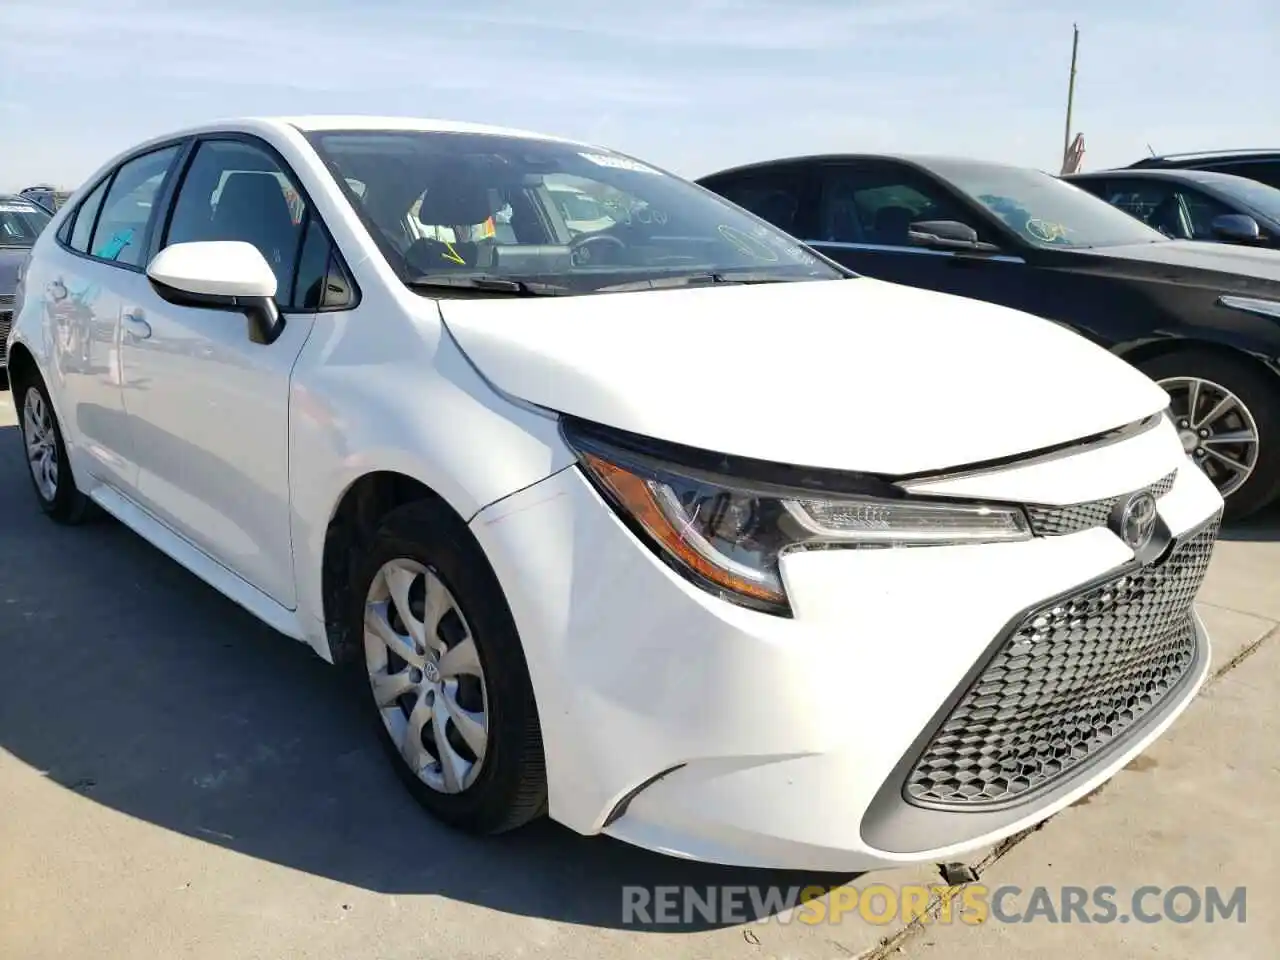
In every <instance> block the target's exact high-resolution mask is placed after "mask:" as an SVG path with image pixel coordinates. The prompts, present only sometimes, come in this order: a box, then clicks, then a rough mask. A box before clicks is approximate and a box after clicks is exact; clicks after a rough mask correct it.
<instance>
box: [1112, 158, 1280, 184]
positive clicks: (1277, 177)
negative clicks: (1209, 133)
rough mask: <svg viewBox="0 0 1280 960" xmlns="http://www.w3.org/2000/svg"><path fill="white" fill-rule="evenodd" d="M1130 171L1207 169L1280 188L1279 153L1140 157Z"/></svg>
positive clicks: (1130, 167)
mask: <svg viewBox="0 0 1280 960" xmlns="http://www.w3.org/2000/svg"><path fill="white" fill-rule="evenodd" d="M1128 169H1130V170H1209V171H1212V172H1213V173H1232V174H1235V175H1236V176H1237V177H1248V178H1249V179H1250V180H1257V181H1258V182H1259V183H1265V184H1266V185H1267V186H1269V187H1275V188H1277V189H1280V150H1209V151H1206V152H1204V153H1167V154H1165V155H1164V156H1160V157H1143V158H1142V159H1141V160H1139V161H1138V162H1137V163H1131V164H1129V168H1128Z"/></svg>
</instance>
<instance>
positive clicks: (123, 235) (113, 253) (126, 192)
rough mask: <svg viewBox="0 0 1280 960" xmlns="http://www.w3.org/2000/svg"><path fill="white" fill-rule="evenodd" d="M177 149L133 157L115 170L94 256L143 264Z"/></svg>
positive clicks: (94, 241) (94, 243) (93, 243)
mask: <svg viewBox="0 0 1280 960" xmlns="http://www.w3.org/2000/svg"><path fill="white" fill-rule="evenodd" d="M178 150H179V148H178V147H166V148H165V149H163V150H156V151H153V152H152V153H147V154H143V155H142V156H140V157H134V158H133V159H132V160H130V161H129V162H128V163H126V164H124V165H123V166H121V167H120V169H119V170H117V171H116V175H115V177H114V178H112V181H111V186H110V187H109V188H108V190H107V196H106V200H105V201H104V202H103V204H102V212H101V213H100V214H99V215H98V223H97V226H96V227H95V228H94V231H93V239H92V241H91V243H90V252H91V253H92V254H93V256H95V257H98V258H100V259H102V260H111V261H113V262H115V263H123V264H127V265H129V266H131V267H139V266H141V265H142V258H143V256H144V255H145V253H146V237H147V224H148V223H150V221H151V216H152V214H153V213H154V204H155V201H156V198H157V197H158V196H159V195H160V189H161V188H162V187H163V186H164V182H165V179H166V178H167V177H168V176H169V171H170V169H171V168H172V167H173V161H174V159H175V158H176V157H177V155H178ZM82 212H83V211H82Z"/></svg>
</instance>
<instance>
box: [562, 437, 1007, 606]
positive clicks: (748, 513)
mask: <svg viewBox="0 0 1280 960" xmlns="http://www.w3.org/2000/svg"><path fill="white" fill-rule="evenodd" d="M564 435H565V439H566V440H567V441H568V443H569V444H570V446H571V447H572V448H573V449H574V451H575V452H576V453H577V455H578V460H579V463H580V464H581V466H582V469H583V472H584V473H585V474H586V475H587V477H588V478H589V479H590V480H591V481H592V482H593V483H594V485H595V486H596V488H597V489H598V490H599V491H600V492H601V493H602V494H603V496H604V497H605V499H606V500H607V501H608V502H609V503H610V504H611V505H612V507H613V508H614V509H615V510H616V511H617V512H618V513H619V515H620V516H621V517H622V518H623V520H624V521H626V522H627V523H628V525H629V526H630V527H631V528H632V529H633V530H634V531H635V532H636V533H637V534H639V535H640V536H641V538H642V539H644V540H645V541H646V542H647V543H648V544H649V546H650V547H652V548H653V549H654V550H655V551H656V552H657V553H658V555H659V556H660V557H661V558H662V559H663V560H665V561H666V562H667V563H668V564H669V565H671V566H672V567H674V568H675V569H677V570H678V571H680V572H681V573H682V574H684V575H685V576H686V577H687V578H688V579H689V580H691V581H692V582H693V583H695V584H697V585H698V586H700V587H702V588H703V589H705V590H708V591H710V592H711V593H714V594H716V595H718V596H720V597H722V598H723V599H725V600H729V601H732V602H734V603H739V604H742V605H744V606H749V607H753V608H755V609H759V610H764V611H767V612H770V613H778V614H782V615H789V614H790V605H789V604H788V602H787V595H786V591H785V589H784V587H783V584H782V578H781V575H780V573H779V559H780V558H781V557H782V555H783V554H784V553H787V552H788V551H791V550H801V549H815V548H832V547H846V548H875V547H923V546H937V545H942V544H958V543H990V542H995V541H1007V540H1027V539H1030V538H1031V536H1032V533H1031V529H1030V527H1029V525H1028V523H1027V518H1026V516H1025V514H1024V513H1023V512H1022V510H1021V508H1019V507H1017V506H1013V505H1009V504H980V503H971V502H967V501H949V500H938V499H927V498H920V497H914V496H909V495H908V494H907V493H906V492H905V491H903V490H902V489H901V488H900V487H895V486H893V485H892V484H890V483H887V482H884V481H879V480H876V479H873V478H861V479H860V478H857V477H855V476H853V475H846V476H847V478H848V480H849V481H850V483H849V486H851V487H861V488H863V489H864V490H866V491H868V492H844V491H831V490H822V491H818V490H813V489H806V488H805V485H803V483H802V481H803V479H804V478H803V477H801V476H800V474H801V473H802V471H798V470H797V471H790V470H789V468H774V469H773V471H772V472H777V471H778V470H786V471H788V472H791V473H793V474H794V475H795V476H796V482H795V484H794V485H790V484H787V483H778V482H775V481H774V480H773V479H772V478H770V479H768V480H763V479H756V478H747V477H740V476H737V475H734V474H731V473H721V472H717V471H715V470H707V469H704V468H703V467H702V466H699V465H691V464H687V463H684V462H673V460H671V459H667V458H666V457H663V456H655V455H654V453H653V452H652V450H648V451H641V450H637V449H631V448H630V447H629V446H624V445H619V444H618V443H617V442H616V441H614V440H613V439H605V438H603V437H601V436H600V435H599V434H598V433H597V431H595V430H591V429H589V428H588V429H583V428H579V427H575V426H574V425H571V424H568V423H566V424H565V426H564ZM705 456H707V457H713V456H714V455H705ZM680 459H681V460H683V459H685V458H680ZM722 459H723V458H722Z"/></svg>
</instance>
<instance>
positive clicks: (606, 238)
mask: <svg viewBox="0 0 1280 960" xmlns="http://www.w3.org/2000/svg"><path fill="white" fill-rule="evenodd" d="M593 243H607V244H609V245H610V246H614V247H617V248H618V249H619V250H625V249H627V245H626V244H625V243H623V242H622V241H621V240H619V239H618V238H617V237H615V236H612V235H611V234H608V233H587V234H583V235H582V236H580V237H578V238H576V239H574V240H572V241H570V243H569V259H570V260H571V261H572V263H573V265H574V266H575V267H580V266H582V265H583V264H584V263H585V262H586V261H588V260H590V259H591V254H590V253H589V252H587V250H588V248H589V247H590V246H591V245H592V244H593ZM584 253H585V254H586V256H585V257H584V256H583V254H584Z"/></svg>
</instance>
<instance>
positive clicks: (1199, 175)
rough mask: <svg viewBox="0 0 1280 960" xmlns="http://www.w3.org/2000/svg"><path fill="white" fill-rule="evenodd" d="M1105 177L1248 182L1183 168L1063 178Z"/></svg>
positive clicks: (1230, 175)
mask: <svg viewBox="0 0 1280 960" xmlns="http://www.w3.org/2000/svg"><path fill="white" fill-rule="evenodd" d="M1107 177H1125V178H1128V179H1133V178H1141V179H1143V180H1191V181H1194V182H1196V183H1203V184H1205V185H1207V186H1211V185H1213V184H1215V183H1220V184H1222V185H1224V186H1227V185H1230V184H1231V183H1233V182H1238V181H1240V180H1248V179H1249V178H1248V177H1238V176H1236V175H1235V174H1234V173H1220V172H1218V171H1217V170H1198V169H1183V168H1180V167H1179V168H1167V167H1159V168H1154V169H1150V170H1146V169H1142V168H1138V169H1134V168H1132V167H1117V168H1116V169H1113V170H1090V171H1089V172H1088V173H1072V174H1069V175H1067V176H1065V177H1063V179H1064V180H1102V179H1105V178H1107Z"/></svg>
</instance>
